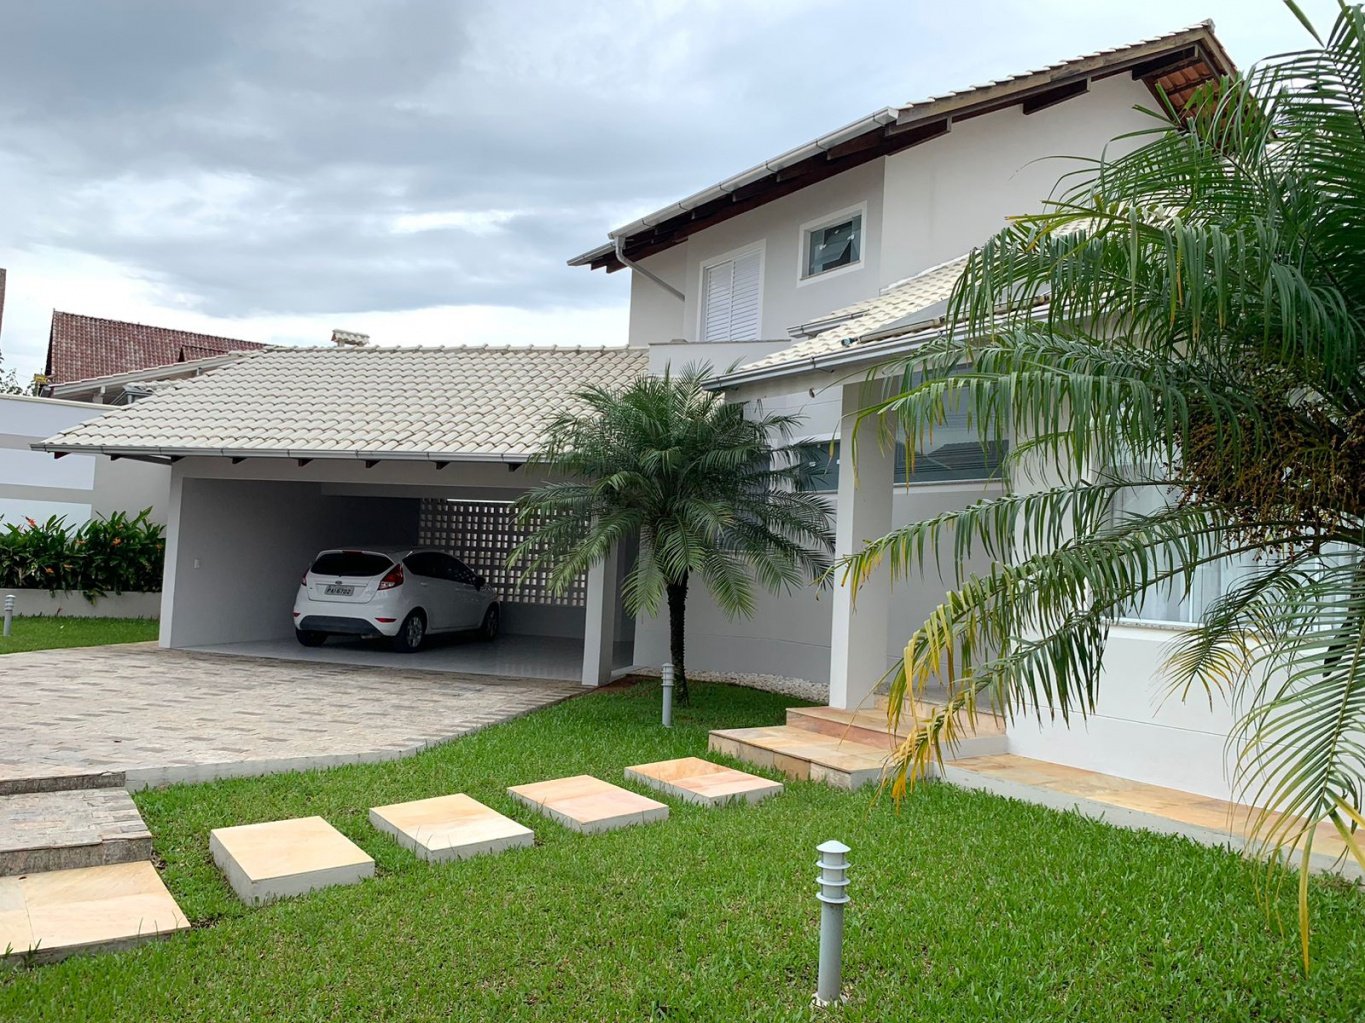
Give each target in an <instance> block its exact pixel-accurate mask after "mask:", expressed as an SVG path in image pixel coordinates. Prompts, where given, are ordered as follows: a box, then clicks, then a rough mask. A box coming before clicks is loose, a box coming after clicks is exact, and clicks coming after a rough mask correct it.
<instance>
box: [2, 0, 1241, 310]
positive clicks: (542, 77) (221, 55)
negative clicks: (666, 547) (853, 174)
mask: <svg viewBox="0 0 1365 1023" xmlns="http://www.w3.org/2000/svg"><path fill="white" fill-rule="evenodd" d="M1215 6H1216V4H1215ZM959 8H960V9H955V10H953V11H948V12H943V11H940V10H938V9H937V8H930V7H928V6H927V5H920V4H905V3H889V2H877V0H854V2H851V3H816V2H808V3H796V2H780V3H779V2H773V3H758V2H755V3H741V2H738V0H735V2H730V3H719V2H716V3H708V4H702V5H693V4H661V3H654V2H647V0H638V2H634V3H625V2H614V3H611V4H604V5H598V6H594V5H590V4H588V5H585V4H569V3H563V2H555V0H540V2H516V3H497V4H487V3H475V2H468V3H458V2H454V0H402V2H397V0H386V2H378V0H371V2H365V0H310V2H303V0H295V2H281V0H232V2H231V3H222V2H221V0H215V2H207V0H160V2H157V0H117V2H115V0H43V2H32V0H0V139H3V141H0V231H3V233H4V237H3V238H0V246H6V247H8V248H9V249H10V250H11V251H13V250H18V251H20V252H22V251H23V250H24V249H25V248H26V247H27V248H37V247H42V246H48V247H51V246H59V247H63V248H65V249H69V250H71V251H73V252H79V253H82V254H86V255H91V256H96V257H100V258H103V259H107V260H110V261H113V262H115V263H118V264H121V265H123V266H125V267H128V268H130V269H131V270H132V271H133V272H134V273H136V274H137V275H139V276H143V277H146V278H148V279H152V280H155V281H158V282H161V283H163V284H164V285H166V287H167V288H168V289H170V290H171V291H173V292H174V293H176V294H177V295H180V296H183V302H184V304H186V305H187V306H189V307H190V308H192V309H195V310H197V311H199V312H203V313H207V314H210V315H213V316H233V315H260V314H265V315H289V314H319V313H322V314H331V313H344V312H347V311H353V310H356V311H365V310H371V311H386V310H404V309H415V308H425V307H430V306H435V305H445V304H456V305H464V304H481V305H489V304H491V305H508V306H516V307H521V308H532V309H534V308H544V307H552V306H578V307H593V306H598V305H606V304H611V303H619V302H620V301H621V290H620V287H619V282H618V281H611V282H608V281H607V280H606V279H605V277H604V275H602V274H600V273H599V274H588V273H587V272H586V271H583V270H571V269H569V268H567V267H565V266H564V265H563V264H564V260H565V259H566V258H567V257H569V256H571V255H574V254H575V253H577V252H579V251H582V250H583V249H585V248H587V247H589V246H591V245H593V244H595V243H597V242H598V241H600V240H603V238H604V233H605V230H606V229H607V228H608V227H610V226H612V225H613V224H615V223H619V222H621V221H623V220H626V219H629V217H631V216H633V215H635V214H636V213H638V212H640V211H641V210H642V209H646V208H649V207H651V206H653V205H656V204H658V203H661V202H665V201H668V200H669V199H672V198H676V197H677V196H679V195H682V194H686V193H688V192H691V191H693V190H695V189H696V188H698V187H701V186H703V185H705V184H706V183H708V182H709V181H711V180H715V179H717V178H719V177H722V176H725V175H727V174H729V173H732V172H734V171H736V170H738V169H740V168H741V167H743V166H745V165H748V164H750V163H753V162H755V161H757V160H759V159H761V158H763V157H765V156H767V155H770V154H771V153H773V152H776V151H780V150H782V149H785V148H787V147H788V146H790V145H793V144H795V143H797V142H799V141H800V140H802V139H804V138H808V137H811V136H813V135H815V134H817V133H819V132H822V131H825V130H827V129H829V128H831V127H833V126H835V125H837V124H839V123H842V122H843V121H846V120H849V119H851V118H853V117H855V116H859V115H861V114H863V113H865V112H867V111H869V110H871V109H874V108H876V107H877V106H879V105H883V104H885V103H888V102H894V101H896V100H900V99H908V98H911V97H913V96H918V95H923V94H926V93H932V92H941V91H944V90H945V89H947V88H951V87H956V86H961V85H965V84H968V83H970V82H971V81H974V80H980V79H981V78H985V77H990V76H993V75H999V74H1004V73H1008V72H1012V71H1016V70H1020V69H1021V68H1022V67H1027V66H1030V65H1034V64H1037V63H1039V62H1041V61H1042V60H1045V59H1055V58H1058V57H1063V56H1067V55H1070V54H1071V53H1075V52H1081V51H1084V50H1088V49H1092V48H1094V47H1097V46H1100V45H1108V44H1113V43H1116V42H1120V41H1123V40H1125V39H1126V38H1130V37H1133V38H1135V37H1138V36H1141V35H1145V34H1150V33H1151V32H1154V31H1162V30H1166V29H1170V28H1173V27H1176V26H1177V25H1179V24H1182V23H1184V22H1185V21H1188V20H1190V16H1189V15H1188V14H1187V13H1184V7H1183V5H1179V4H1176V3H1175V2H1174V0H1171V2H1165V0H1160V2H1156V3H1153V4H1151V5H1148V8H1149V9H1146V10H1144V11H1142V12H1133V13H1122V12H1120V13H1115V11H1114V10H1112V9H1110V8H1109V5H1093V4H1091V5H1084V6H1077V7H1076V8H1075V9H1074V12H1073V13H1071V14H1069V15H1068V16H1065V17H1061V16H1059V11H1062V10H1063V9H1065V8H1066V4H1064V3H1061V2H1059V0H1036V2H1031V3H1025V2H1024V0H1009V2H1003V0H1002V2H995V3H991V2H986V0H975V2H971V3H966V4H964V5H959ZM1096 8H1101V9H1103V10H1097V9H1096ZM1125 8H1126V5H1125ZM1059 25H1065V26H1066V28H1065V31H1064V32H1063V33H1062V34H1063V35H1064V38H1059V37H1058V26H1059ZM992 26H994V27H993V28H992ZM969 29H970V30H969ZM1261 52H1264V49H1262V51H1261ZM481 211H498V223H497V226H496V227H495V228H488V227H487V226H486V225H482V224H481V223H480V221H479V214H480V212H481ZM462 213H463V214H466V215H468V219H467V221H465V222H463V223H461V222H460V218H459V216H458V215H459V214H462ZM422 215H426V216H428V217H430V218H436V220H435V221H434V222H437V223H439V222H440V220H439V218H440V217H442V216H444V217H445V218H446V220H447V221H453V222H454V223H445V225H444V226H437V227H433V228H431V229H428V230H401V229H398V228H400V227H401V226H402V225H404V224H407V225H408V226H409V227H411V226H412V223H411V218H412V217H414V216H418V217H420V216H422ZM403 218H409V219H408V220H404V219H403ZM419 223H420V221H419ZM471 226H472V227H473V228H474V230H470V229H469V228H470V227H471ZM72 305H79V303H78V302H76V301H74V300H73V302H72ZM85 311H89V312H98V311H99V310H95V309H90V310H85Z"/></svg>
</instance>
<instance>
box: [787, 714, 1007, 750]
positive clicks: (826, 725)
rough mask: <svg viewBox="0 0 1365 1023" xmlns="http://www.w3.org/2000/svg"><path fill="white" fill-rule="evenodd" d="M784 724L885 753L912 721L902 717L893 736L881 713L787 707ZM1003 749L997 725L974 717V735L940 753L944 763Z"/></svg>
mask: <svg viewBox="0 0 1365 1023" xmlns="http://www.w3.org/2000/svg"><path fill="white" fill-rule="evenodd" d="M787 724H788V725H789V726H791V727H793V728H800V729H804V730H806V731H810V732H819V733H820V734H822V735H829V736H833V737H835V738H838V739H849V740H852V741H853V742H861V743H866V744H867V745H869V746H876V747H878V748H880V749H883V750H885V751H886V752H888V753H889V752H890V751H892V750H894V749H895V748H896V747H897V746H899V745H900V744H901V742H903V741H904V740H905V739H907V738H909V737H910V736H911V735H912V734H913V733H914V731H915V721H914V719H913V718H911V717H909V716H906V717H902V718H901V720H900V725H899V727H897V729H896V730H895V731H894V732H892V731H890V730H889V729H888V727H887V723H886V711H885V710H884V709H883V710H840V709H839V708H837V707H789V708H787ZM1006 745H1007V740H1006V738H1005V729H1004V726H1003V725H1002V724H1001V723H1000V721H999V720H998V719H997V718H995V717H994V716H990V717H978V718H977V731H976V733H975V734H974V735H973V734H970V733H969V734H968V735H967V737H966V738H964V739H963V740H962V741H961V742H959V743H958V744H957V748H956V749H954V750H952V751H949V750H947V749H945V750H944V753H945V755H946V756H947V757H948V759H956V758H958V757H980V756H987V755H989V754H993V753H1004V752H1005V750H1006Z"/></svg>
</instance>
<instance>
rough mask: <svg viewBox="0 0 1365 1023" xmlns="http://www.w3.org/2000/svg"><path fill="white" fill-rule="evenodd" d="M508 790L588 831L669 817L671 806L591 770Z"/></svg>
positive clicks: (577, 829) (608, 829)
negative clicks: (593, 773) (592, 772)
mask: <svg viewBox="0 0 1365 1023" xmlns="http://www.w3.org/2000/svg"><path fill="white" fill-rule="evenodd" d="M507 791H508V793H509V794H510V795H511V796H512V797H513V798H514V799H519V800H520V801H521V802H523V803H525V804H526V805H527V806H529V807H531V808H532V809H534V810H539V811H540V812H541V813H544V814H546V815H548V816H549V817H551V818H552V819H554V820H556V821H558V822H559V823H560V824H563V825H564V826H565V827H566V828H572V829H573V830H574V831H581V832H583V833H584V834H586V835H593V834H596V833H598V832H599V831H611V830H613V829H614V828H624V827H629V826H630V825H632V824H647V823H649V822H650V821H662V820H667V819H668V807H667V806H665V805H664V804H663V803H660V802H658V801H656V800H653V799H650V798H649V797H648V796H642V795H640V794H639V793H637V792H631V791H630V790H629V789H623V788H621V786H619V785H613V784H612V783H611V782H607V781H603V780H602V779H600V778H594V777H592V775H588V774H579V775H575V776H574V777H572V778H556V779H554V780H553V781H538V782H534V783H532V784H530V785H513V786H512V787H511V788H509V789H508V790H507Z"/></svg>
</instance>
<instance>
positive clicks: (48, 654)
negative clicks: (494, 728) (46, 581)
mask: <svg viewBox="0 0 1365 1023" xmlns="http://www.w3.org/2000/svg"><path fill="white" fill-rule="evenodd" d="M581 691H582V690H581V689H580V687H579V686H578V685H577V684H576V683H572V682H560V681H552V680H544V679H523V678H504V677H499V676H492V675H463V674H456V673H437V672H431V671H413V670H404V669H402V668H397V667H394V668H389V667H382V668H380V667H370V666H362V665H347V664H319V663H312V662H306V661H281V660H270V659H265V658H255V657H244V656H238V655H226V654H209V653H197V652H189V651H182V650H162V649H160V648H158V647H156V646H155V645H153V644H141V643H140V644H130V645H125V646H111V647H86V648H83V649H70V650H45V651H39V652H35V653H24V654H8V655H6V656H4V657H0V701H3V706H4V707H5V721H4V724H3V728H4V742H3V744H0V791H6V786H7V784H8V785H10V786H15V785H17V784H18V781H19V780H20V779H32V778H52V777H54V776H61V775H90V774H97V773H100V772H109V773H113V774H116V775H117V774H123V775H124V776H125V778H124V781H125V782H126V784H127V786H128V787H129V788H134V789H135V788H139V787H142V786H146V785H160V784H168V783H171V782H176V781H198V780H207V779H210V778H216V777H231V776H235V775H248V774H266V773H271V772H274V771H285V770H297V769H301V768H308V767H322V766H330V765H333V764H339V763H354V762H360V761H373V760H384V759H392V758H394V757H398V756H403V755H405V754H408V753H413V752H416V751H417V750H419V749H422V748H424V747H426V746H429V745H431V744H433V743H437V742H442V741H445V740H447V739H452V738H455V737H457V736H460V735H464V734H466V733H468V732H471V731H474V730H476V729H479V728H483V727H485V726H487V725H490V724H495V723H497V722H499V721H504V720H507V719H508V718H512V717H516V716H518V715H520V714H524V713H527V712H528V711H532V710H535V709H536V708H538V707H543V706H546V705H548V704H551V703H556V702H558V701H560V700H563V699H566V698H568V697H569V696H572V695H574V694H576V693H579V692H581ZM9 790H11V791H13V790H14V788H13V787H11V788H10V789H9Z"/></svg>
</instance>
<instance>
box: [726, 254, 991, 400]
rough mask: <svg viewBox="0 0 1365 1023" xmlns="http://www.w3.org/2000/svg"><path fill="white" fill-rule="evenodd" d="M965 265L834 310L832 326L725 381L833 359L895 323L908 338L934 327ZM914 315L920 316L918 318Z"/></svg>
mask: <svg viewBox="0 0 1365 1023" xmlns="http://www.w3.org/2000/svg"><path fill="white" fill-rule="evenodd" d="M966 264H967V257H966V256H960V257H958V258H957V259H954V260H951V261H949V262H947V263H943V264H940V265H939V266H935V267H930V268H929V269H928V270H924V271H922V272H920V273H918V274H916V275H915V276H914V277H910V278H907V279H906V280H904V281H901V282H900V283H898V284H894V285H892V286H891V287H889V288H887V289H886V291H885V292H884V293H882V294H881V295H878V296H877V297H876V298H870V299H866V300H864V301H862V302H858V303H857V304H855V305H851V306H845V307H844V308H843V309H837V310H835V311H834V312H832V313H830V314H829V315H828V316H824V317H821V321H829V322H832V323H833V324H834V325H833V326H831V327H829V328H828V329H825V330H821V331H820V332H819V333H816V334H814V335H813V336H811V337H808V338H806V339H805V340H804V341H799V342H797V343H796V344H794V345H792V346H791V347H790V348H784V349H782V350H781V351H779V352H774V353H773V354H772V355H767V356H764V357H763V358H762V359H758V360H756V361H754V362H750V363H748V364H746V365H744V366H741V367H739V369H737V370H734V371H733V373H732V374H726V376H731V375H734V376H743V375H745V374H746V373H749V372H751V371H755V370H772V369H776V368H777V367H780V366H791V367H792V368H793V369H796V368H799V367H802V366H804V365H806V364H808V363H809V362H810V360H811V359H814V358H818V357H820V356H822V355H833V354H836V353H838V352H842V351H845V350H847V349H848V348H850V347H853V346H855V345H858V344H866V343H868V342H860V340H859V339H860V338H862V337H863V336H864V335H867V334H871V333H873V332H874V331H879V330H882V329H883V328H886V327H890V326H892V325H893V324H896V323H898V321H902V320H903V321H905V323H904V325H905V327H906V330H905V333H907V334H908V333H912V332H913V331H914V328H915V326H916V325H917V324H924V322H925V321H929V322H930V323H937V322H938V317H939V316H941V315H942V311H943V310H942V308H941V307H942V305H943V303H944V302H945V301H946V300H947V298H948V296H949V295H951V294H952V291H953V285H954V284H956V283H957V279H958V278H959V277H961V276H962V270H963V268H964V267H965V266H966ZM917 314H923V316H922V317H917ZM821 321H816V322H817V323H819V322H821ZM897 336H898V337H900V336H903V335H897ZM873 343H875V342H873Z"/></svg>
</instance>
